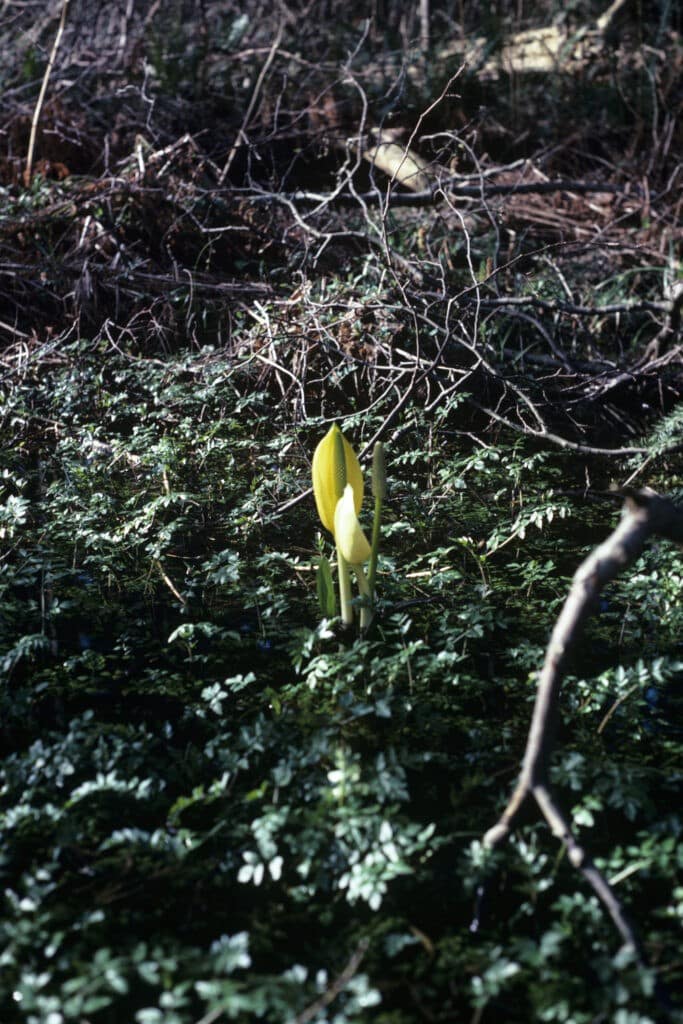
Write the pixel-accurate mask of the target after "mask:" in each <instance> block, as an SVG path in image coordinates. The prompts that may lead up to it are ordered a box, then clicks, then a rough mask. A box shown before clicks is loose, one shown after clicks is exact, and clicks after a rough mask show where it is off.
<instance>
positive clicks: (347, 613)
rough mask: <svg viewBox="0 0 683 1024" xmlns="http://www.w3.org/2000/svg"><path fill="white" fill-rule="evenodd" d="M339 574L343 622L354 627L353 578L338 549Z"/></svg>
mask: <svg viewBox="0 0 683 1024" xmlns="http://www.w3.org/2000/svg"><path fill="white" fill-rule="evenodd" d="M337 572H338V574H339V604H340V607H341V617H342V622H343V623H344V625H345V626H352V625H353V607H352V605H351V576H350V574H349V566H348V563H347V561H346V559H345V558H344V556H343V555H342V553H341V551H340V550H339V548H337Z"/></svg>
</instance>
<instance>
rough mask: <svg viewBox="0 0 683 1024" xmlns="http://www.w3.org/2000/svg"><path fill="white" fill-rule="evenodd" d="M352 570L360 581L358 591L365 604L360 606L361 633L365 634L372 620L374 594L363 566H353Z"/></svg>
mask: <svg viewBox="0 0 683 1024" xmlns="http://www.w3.org/2000/svg"><path fill="white" fill-rule="evenodd" d="M352 569H353V571H354V572H355V574H356V579H357V580H358V589H359V591H360V595H361V597H362V598H363V603H362V604H361V606H360V630H361V633H364V632H365V631H366V630H367V628H368V626H369V625H370V620H371V618H372V600H371V593H372V592H371V590H370V587H369V585H368V581H367V578H366V576H365V573H364V572H363V566H362V565H354V566H352Z"/></svg>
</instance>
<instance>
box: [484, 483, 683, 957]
mask: <svg viewBox="0 0 683 1024" xmlns="http://www.w3.org/2000/svg"><path fill="white" fill-rule="evenodd" d="M622 493H623V494H624V496H625V498H626V504H625V509H624V515H623V517H622V519H621V522H620V523H619V525H618V526H617V528H616V529H615V530H614V532H613V533H611V534H610V536H609V537H608V538H607V540H606V541H604V542H603V543H602V544H601V545H600V546H599V547H597V548H596V549H595V551H593V552H592V554H590V555H589V556H588V558H587V559H586V560H585V561H584V562H583V563H582V565H581V566H579V569H578V570H577V572H576V574H575V576H574V579H573V581H572V585H571V588H570V591H569V595H568V597H567V600H566V601H565V603H564V607H563V608H562V611H561V613H560V616H559V618H558V620H557V622H556V624H555V628H554V629H553V632H552V636H551V638H550V643H549V644H548V649H547V651H546V656H545V662H544V664H543V670H542V672H541V676H540V679H539V682H538V690H537V692H536V703H535V705H534V712H533V717H532V721H531V727H530V729H529V735H528V738H527V745H526V752H525V754H524V761H523V763H522V770H521V773H520V776H519V780H518V782H517V785H516V787H515V790H514V792H513V794H512V796H511V797H510V800H509V801H508V804H507V807H506V808H505V810H504V811H503V814H502V815H501V817H500V819H499V821H498V822H497V824H496V825H494V826H493V828H491V829H489V831H488V832H487V833H486V835H485V836H484V844H485V845H486V846H488V847H490V848H492V847H495V846H496V845H498V843H500V842H501V841H502V840H503V839H505V837H506V836H507V835H509V833H510V831H511V829H512V828H513V827H514V825H515V822H516V821H517V819H518V816H519V813H520V811H521V809H522V806H523V804H524V803H525V802H526V800H527V797H533V798H534V800H535V801H536V803H537V805H538V807H539V809H540V811H541V814H542V815H543V817H544V818H545V820H546V821H547V823H548V825H549V826H550V828H551V830H552V832H553V834H554V835H556V836H557V837H558V839H560V840H561V841H562V842H563V843H564V845H565V848H566V850H567V854H568V857H569V860H570V862H571V863H572V864H573V866H574V867H575V868H577V869H578V870H579V871H580V872H581V874H582V875H583V876H584V878H585V879H586V881H587V882H588V883H589V885H590V886H591V888H592V889H593V891H594V892H595V894H596V895H597V897H598V898H599V899H600V901H601V902H602V904H603V906H604V907H605V909H606V910H607V911H608V913H609V914H610V916H611V918H612V920H613V922H614V924H615V926H616V927H617V929H618V931H619V934H620V935H621V938H622V940H623V942H624V944H625V945H626V946H627V947H629V948H631V949H633V950H634V951H635V952H636V954H637V955H638V956H639V957H640V956H641V954H640V949H639V943H638V940H637V937H636V934H635V931H634V930H633V928H632V926H631V925H630V924H629V922H628V920H627V919H626V916H625V914H624V912H623V910H622V908H621V904H620V902H619V900H618V899H617V897H616V895H615V893H614V891H613V889H612V888H611V887H610V885H609V883H608V881H607V880H606V879H605V878H604V877H603V875H602V874H601V873H600V872H599V871H598V869H597V868H596V867H595V865H594V864H593V863H592V861H591V859H590V857H589V856H588V854H587V853H586V851H585V850H584V849H583V848H582V847H581V846H580V845H579V843H578V842H577V840H576V838H575V836H574V835H573V834H572V831H571V829H570V827H569V824H568V823H567V821H566V819H565V817H564V815H563V814H562V812H561V811H560V809H559V808H558V806H557V804H556V803H555V800H554V797H553V796H552V794H551V792H550V787H549V783H548V765H549V760H550V754H551V752H552V747H553V741H554V734H555V727H556V724H557V718H558V710H559V709H558V704H559V692H560V685H561V682H562V677H563V675H564V672H565V668H566V665H567V661H568V659H569V657H570V656H571V654H572V653H573V652H574V651H575V650H576V646H577V644H578V641H579V637H580V635H581V631H582V629H583V626H584V624H585V622H586V620H587V618H588V616H589V615H590V613H591V611H592V609H593V608H594V607H595V606H596V604H597V597H598V595H599V593H600V591H601V590H602V588H603V587H604V586H605V585H606V584H607V583H609V582H610V581H611V580H613V579H614V578H615V577H616V576H617V575H618V574H619V573H620V572H623V570H624V569H626V568H627V567H628V566H629V565H631V564H632V563H633V562H634V561H635V560H636V558H638V556H639V555H640V553H641V551H642V550H643V548H644V546H645V544H646V543H647V541H648V540H649V538H650V537H652V536H659V537H663V538H665V539H666V540H670V541H673V542H674V543H676V544H683V508H680V507H678V506H677V505H675V504H674V503H673V502H672V501H670V500H669V499H668V498H663V497H660V495H658V494H656V493H655V492H654V491H651V490H650V489H649V488H645V489H643V490H632V489H630V488H626V489H624V491H623V492H622Z"/></svg>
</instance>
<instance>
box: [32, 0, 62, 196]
mask: <svg viewBox="0 0 683 1024" xmlns="http://www.w3.org/2000/svg"><path fill="white" fill-rule="evenodd" d="M69 3H70V0H62V13H61V16H60V18H59V26H58V28H57V34H56V36H55V41H54V43H53V44H52V49H51V50H50V56H49V58H48V61H47V67H46V68H45V74H44V75H43V81H42V84H41V86H40V92H39V94H38V102H37V103H36V106H35V110H34V111H33V118H32V119H31V134H30V136H29V140H28V154H27V156H26V170H25V171H24V185H26V187H27V188H28V186H29V185H30V184H31V176H32V174H33V150H34V148H35V144H36V133H37V131H38V122H39V121H40V115H41V112H42V109H43V103H44V102H45V93H46V92H47V83H48V82H49V80H50V75H51V74H52V69H53V67H54V64H55V59H56V57H57V50H58V49H59V44H60V42H61V41H62V35H63V33H64V26H65V25H66V16H67V13H68V11H69Z"/></svg>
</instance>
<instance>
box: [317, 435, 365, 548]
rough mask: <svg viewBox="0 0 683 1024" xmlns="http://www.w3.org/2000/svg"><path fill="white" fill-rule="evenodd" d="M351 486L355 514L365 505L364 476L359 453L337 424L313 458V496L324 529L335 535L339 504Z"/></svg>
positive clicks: (325, 437)
mask: <svg viewBox="0 0 683 1024" xmlns="http://www.w3.org/2000/svg"><path fill="white" fill-rule="evenodd" d="M347 484H349V485H350V486H351V489H352V495H353V506H354V508H355V514H356V515H358V513H359V512H360V510H361V505H362V504H363V476H362V474H361V471H360V464H359V462H358V459H357V457H356V453H355V452H354V450H353V448H352V447H351V445H350V444H349V442H348V441H347V440H346V438H345V437H344V435H343V434H342V432H341V430H340V429H339V427H338V426H337V424H336V423H335V424H334V425H333V426H332V427H330V429H329V430H328V432H327V433H326V434H325V436H324V438H323V439H322V441H321V442H320V444H319V445H318V447H317V448H316V450H315V452H314V454H313V494H314V495H315V503H316V506H317V508H318V515H319V516H320V521H321V522H322V524H323V526H325V527H326V528H327V529H328V530H329V531H330V533H332V534H334V533H335V527H334V517H335V509H336V507H337V502H338V501H339V499H340V498H341V496H342V495H343V493H344V488H345V487H346V485H347Z"/></svg>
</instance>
